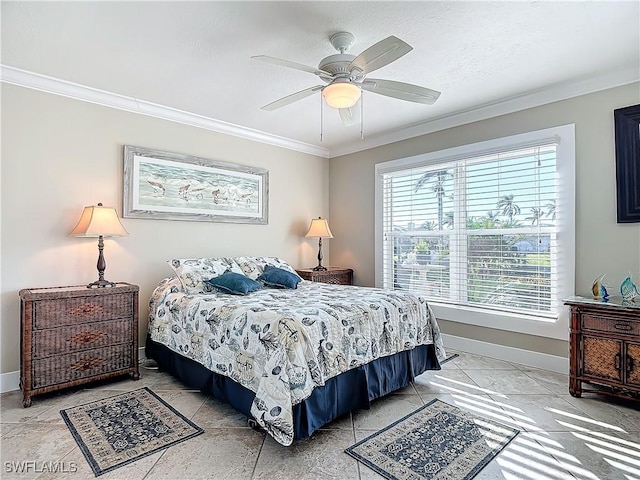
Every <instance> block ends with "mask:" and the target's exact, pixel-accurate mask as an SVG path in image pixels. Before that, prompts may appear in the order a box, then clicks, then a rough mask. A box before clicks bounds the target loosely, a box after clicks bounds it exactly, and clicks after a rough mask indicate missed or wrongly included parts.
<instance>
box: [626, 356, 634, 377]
mask: <svg viewBox="0 0 640 480" xmlns="http://www.w3.org/2000/svg"><path fill="white" fill-rule="evenodd" d="M631 372H633V358H631V357H630V356H628V355H627V375H629V374H630V373H631Z"/></svg>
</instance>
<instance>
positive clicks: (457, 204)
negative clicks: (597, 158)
mask: <svg viewBox="0 0 640 480" xmlns="http://www.w3.org/2000/svg"><path fill="white" fill-rule="evenodd" d="M574 157H575V155H574V135H573V125H569V126H563V127H557V128H553V129H547V130H542V131H538V132H532V133H529V134H523V135H517V136H513V137H507V138H502V139H497V140H492V141H489V142H482V143H478V144H474V145H468V146H465V147H459V148H455V149H450V150H446V151H441V152H435V153H430V154H425V155H420V156H417V157H411V158H406V159H401V160H395V161H392V162H386V163H383V164H378V165H376V200H377V207H376V240H377V242H376V256H377V259H376V260H377V261H376V283H377V284H378V286H382V287H384V288H391V289H399V290H411V291H415V292H416V293H419V294H421V295H422V296H424V297H425V298H427V299H428V300H429V301H430V302H431V303H432V305H434V310H435V311H436V315H437V316H438V317H439V318H445V319H449V320H456V321H466V322H469V323H475V324H478V325H482V326H489V327H494V328H503V329H508V330H513V331H520V332H524V333H532V334H536V335H543V336H551V337H555V338H567V326H568V321H567V319H568V317H567V315H566V313H565V310H566V308H564V306H563V305H562V298H564V297H566V296H568V295H572V294H573V285H574V253H573V251H574V250H573V247H574V164H575V159H574Z"/></svg>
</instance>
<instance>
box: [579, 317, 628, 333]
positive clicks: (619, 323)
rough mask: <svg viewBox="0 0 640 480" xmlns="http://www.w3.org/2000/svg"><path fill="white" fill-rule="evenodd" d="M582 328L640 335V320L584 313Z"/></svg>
mask: <svg viewBox="0 0 640 480" xmlns="http://www.w3.org/2000/svg"><path fill="white" fill-rule="evenodd" d="M582 328H583V329H584V330H595V331H599V332H615V333H620V334H623V335H635V336H637V335H640V322H634V321H630V320H625V319H621V318H616V317H607V316H602V315H590V314H586V313H585V314H583V315H582Z"/></svg>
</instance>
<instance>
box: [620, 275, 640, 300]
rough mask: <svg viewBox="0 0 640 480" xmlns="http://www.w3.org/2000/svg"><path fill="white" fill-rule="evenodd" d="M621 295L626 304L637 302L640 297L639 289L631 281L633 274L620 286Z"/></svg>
mask: <svg viewBox="0 0 640 480" xmlns="http://www.w3.org/2000/svg"><path fill="white" fill-rule="evenodd" d="M620 295H622V300H623V301H624V302H635V301H636V299H638V298H639V297H640V293H638V287H636V284H635V283H633V280H632V279H631V274H629V276H628V277H627V278H625V279H624V280H623V281H622V284H621V285H620Z"/></svg>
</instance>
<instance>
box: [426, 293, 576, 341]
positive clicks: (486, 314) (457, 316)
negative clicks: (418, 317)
mask: <svg viewBox="0 0 640 480" xmlns="http://www.w3.org/2000/svg"><path fill="white" fill-rule="evenodd" d="M429 305H431V308H432V309H433V313H434V314H435V316H436V318H437V319H441V320H447V321H450V322H459V323H466V324H469V325H476V326H479V327H485V328H494V329H497V330H505V331H509V332H515V333H523V334H527V335H536V336H539V337H546V338H555V339H558V340H565V341H568V340H569V312H568V310H567V311H566V312H565V311H564V309H562V308H561V309H560V312H561V314H560V316H559V318H548V317H533V316H529V315H518V314H516V313H508V312H499V311H486V310H481V309H477V308H473V307H461V306H455V305H449V304H444V303H437V302H433V301H430V302H429Z"/></svg>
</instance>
